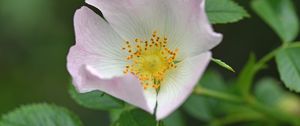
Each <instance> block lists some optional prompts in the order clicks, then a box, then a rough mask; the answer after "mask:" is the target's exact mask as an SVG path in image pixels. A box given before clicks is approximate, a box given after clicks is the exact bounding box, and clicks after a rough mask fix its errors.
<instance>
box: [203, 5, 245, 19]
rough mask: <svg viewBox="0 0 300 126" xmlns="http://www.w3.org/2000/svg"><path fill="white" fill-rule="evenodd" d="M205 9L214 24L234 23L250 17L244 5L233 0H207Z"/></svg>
mask: <svg viewBox="0 0 300 126" xmlns="http://www.w3.org/2000/svg"><path fill="white" fill-rule="evenodd" d="M205 10H206V13H207V15H208V19H209V21H210V23H212V24H224V23H233V22H237V21H239V20H242V19H243V18H245V17H250V16H249V14H248V13H247V11H246V10H245V9H244V8H243V7H241V6H240V5H238V4H237V3H235V2H234V1H232V0H206V5H205Z"/></svg>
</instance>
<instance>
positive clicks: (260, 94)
mask: <svg viewBox="0 0 300 126" xmlns="http://www.w3.org/2000/svg"><path fill="white" fill-rule="evenodd" d="M256 85H257V86H256V87H255V89H254V94H255V96H256V97H257V99H258V100H259V101H261V102H263V103H264V104H266V105H268V106H275V105H276V104H277V103H278V101H279V100H280V99H281V97H283V95H284V91H283V90H282V89H281V88H280V87H279V83H278V81H276V80H274V79H272V78H264V79H262V80H260V81H258V83H257V84H256ZM270 92H272V93H270Z"/></svg>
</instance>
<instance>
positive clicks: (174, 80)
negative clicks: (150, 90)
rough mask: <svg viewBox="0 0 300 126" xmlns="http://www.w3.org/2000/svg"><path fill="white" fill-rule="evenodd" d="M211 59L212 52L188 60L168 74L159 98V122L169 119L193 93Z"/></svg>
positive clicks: (157, 115) (157, 111)
mask: <svg viewBox="0 0 300 126" xmlns="http://www.w3.org/2000/svg"><path fill="white" fill-rule="evenodd" d="M210 58H211V53H210V52H205V53H203V54H201V55H198V56H195V57H191V58H187V59H185V60H184V61H182V63H180V64H179V65H178V67H177V69H175V70H174V71H170V73H169V74H167V77H166V80H165V81H164V82H163V84H162V85H161V88H160V90H159V92H158V96H157V108H156V118H157V120H161V119H163V118H165V117H167V116H168V115H169V114H170V113H171V112H173V111H174V110H176V109H177V108H178V107H179V106H180V105H181V104H182V103H183V102H184V101H185V100H186V98H187V97H188V96H189V95H190V94H191V93H192V91H193V89H194V87H195V85H196V84H197V82H198V80H199V78H200V77H201V75H202V73H203V72H204V70H205V68H206V67H207V65H208V63H209V61H210Z"/></svg>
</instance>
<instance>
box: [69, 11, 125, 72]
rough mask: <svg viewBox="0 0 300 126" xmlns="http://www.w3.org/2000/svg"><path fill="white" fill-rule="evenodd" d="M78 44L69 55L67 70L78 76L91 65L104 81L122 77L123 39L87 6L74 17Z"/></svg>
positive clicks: (123, 64)
mask: <svg viewBox="0 0 300 126" xmlns="http://www.w3.org/2000/svg"><path fill="white" fill-rule="evenodd" d="M74 27H75V33H76V45H75V46H74V47H72V48H71V49H70V52H69V55H68V70H69V71H70V73H71V75H73V76H76V73H77V71H78V70H79V68H80V67H81V66H82V65H91V66H93V67H94V68H96V69H97V70H98V74H99V76H100V77H101V78H112V77H115V76H121V75H123V72H122V71H123V69H124V67H125V64H126V61H125V57H126V55H125V54H124V52H122V51H121V47H122V44H123V42H124V41H123V40H122V39H121V37H120V36H119V35H118V34H117V33H116V32H115V31H114V30H113V29H112V28H111V27H110V26H109V24H108V23H107V22H105V21H104V20H103V19H102V18H101V17H100V16H98V15H97V14H96V13H94V12H93V11H92V10H90V9H88V8H87V7H82V8H81V9H79V10H77V11H76V13H75V16H74Z"/></svg>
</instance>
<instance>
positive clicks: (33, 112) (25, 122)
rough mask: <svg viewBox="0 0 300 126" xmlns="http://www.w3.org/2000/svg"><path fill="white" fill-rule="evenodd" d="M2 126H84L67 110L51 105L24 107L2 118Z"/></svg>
mask: <svg viewBox="0 0 300 126" xmlns="http://www.w3.org/2000/svg"><path fill="white" fill-rule="evenodd" d="M0 126H82V123H81V122H80V120H79V118H78V117H77V116H75V115H74V114H73V113H71V112H70V111H68V110H67V109H65V108H62V107H58V106H55V105H49V104H33V105H26V106H22V107H20V108H18V109H16V110H14V111H12V112H10V113H8V114H6V115H4V116H3V117H2V118H1V121H0Z"/></svg>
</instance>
